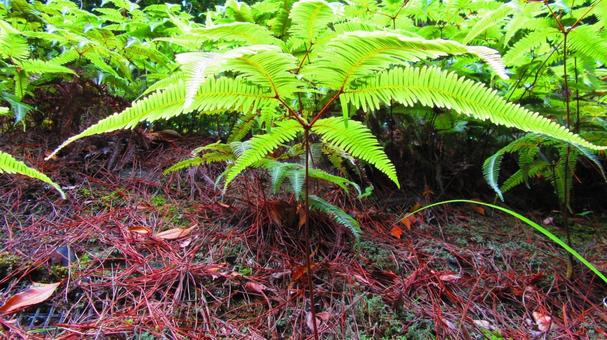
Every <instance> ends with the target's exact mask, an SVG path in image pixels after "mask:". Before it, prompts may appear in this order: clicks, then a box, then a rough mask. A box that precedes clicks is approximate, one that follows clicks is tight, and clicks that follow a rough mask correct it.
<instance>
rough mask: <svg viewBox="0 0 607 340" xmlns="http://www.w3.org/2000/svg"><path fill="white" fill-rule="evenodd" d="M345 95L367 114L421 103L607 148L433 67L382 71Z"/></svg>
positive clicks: (582, 144) (500, 123)
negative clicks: (396, 105) (396, 104)
mask: <svg viewBox="0 0 607 340" xmlns="http://www.w3.org/2000/svg"><path fill="white" fill-rule="evenodd" d="M342 96H345V98H347V100H348V102H349V103H352V104H353V105H354V106H355V107H357V108H362V109H363V110H365V111H367V110H370V109H377V108H379V106H380V104H387V105H390V102H391V101H392V100H394V101H397V102H400V103H402V104H404V105H406V106H413V105H414V104H416V103H420V104H421V105H424V106H430V107H433V106H436V107H443V108H447V109H452V110H455V111H456V112H459V113H462V114H465V115H469V116H471V117H474V118H478V119H482V120H489V121H491V122H493V123H495V124H499V125H504V126H506V127H515V128H517V129H520V130H523V131H527V132H535V133H539V134H543V135H546V136H550V137H552V138H555V139H559V140H561V141H564V142H567V143H573V144H578V145H580V146H582V147H586V148H588V149H592V150H605V149H607V147H605V146H597V145H594V144H592V143H590V142H588V141H586V140H585V139H583V138H582V137H580V136H579V135H577V134H574V133H572V132H571V131H569V130H567V129H566V128H565V127H563V126H560V125H558V124H557V123H555V122H553V121H551V120H549V119H548V118H545V117H542V116H540V115H539V114H538V113H536V112H531V111H529V110H527V109H525V108H523V107H522V106H520V105H517V104H514V103H509V102H507V101H505V100H504V99H503V98H502V97H500V96H499V95H497V93H496V91H494V90H491V89H488V88H486V87H485V86H484V85H483V84H481V83H477V82H474V81H472V80H469V79H464V78H460V77H458V76H457V74H455V73H451V72H447V71H443V70H440V69H438V68H434V67H422V68H396V69H393V70H390V71H387V72H383V73H380V74H379V75H376V76H375V77H372V78H369V79H367V80H366V81H365V83H364V84H362V85H360V86H359V87H357V88H353V89H346V90H345V91H344V94H342Z"/></svg>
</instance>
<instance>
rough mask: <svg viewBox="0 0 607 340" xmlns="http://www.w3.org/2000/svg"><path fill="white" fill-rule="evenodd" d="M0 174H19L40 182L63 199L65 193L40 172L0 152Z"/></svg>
mask: <svg viewBox="0 0 607 340" xmlns="http://www.w3.org/2000/svg"><path fill="white" fill-rule="evenodd" d="M0 173H7V174H20V175H24V176H27V177H30V178H34V179H37V180H40V181H42V182H44V183H46V184H48V185H50V186H52V187H53V188H54V189H55V190H57V191H58V192H59V194H60V195H61V198H63V199H65V193H64V192H63V190H61V187H60V186H59V185H57V184H56V183H55V182H53V181H52V180H51V179H50V178H49V177H48V176H46V175H45V174H43V173H41V172H40V171H38V170H36V169H33V168H30V167H28V166H27V165H25V163H23V162H21V161H19V160H16V159H15V158H14V157H13V156H11V155H9V154H8V153H6V152H2V151H0Z"/></svg>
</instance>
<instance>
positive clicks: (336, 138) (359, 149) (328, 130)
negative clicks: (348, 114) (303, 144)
mask: <svg viewBox="0 0 607 340" xmlns="http://www.w3.org/2000/svg"><path fill="white" fill-rule="evenodd" d="M312 131H313V132H314V133H317V134H319V135H320V136H321V138H322V140H323V142H325V143H328V144H332V145H335V146H337V147H338V148H340V149H343V150H344V151H346V152H348V153H349V154H351V155H352V156H353V157H356V158H359V159H362V160H364V161H366V162H368V163H369V164H371V165H373V166H375V167H376V168H377V169H378V170H379V171H381V172H383V173H384V174H385V175H386V176H388V178H390V179H391V180H392V181H393V182H394V183H395V184H396V186H397V187H399V188H400V184H399V182H398V177H397V176H396V170H395V168H394V164H392V162H391V161H390V159H389V158H388V156H387V155H386V153H385V152H384V150H383V149H382V147H381V146H380V144H379V142H378V141H377V139H376V138H375V136H373V133H371V131H370V130H369V129H368V128H367V127H366V126H365V125H363V124H362V123H361V122H358V121H353V120H351V121H350V122H349V125H348V127H346V126H345V125H344V120H343V118H341V117H331V118H325V119H319V120H318V121H317V122H316V124H315V125H314V126H313V127H312Z"/></svg>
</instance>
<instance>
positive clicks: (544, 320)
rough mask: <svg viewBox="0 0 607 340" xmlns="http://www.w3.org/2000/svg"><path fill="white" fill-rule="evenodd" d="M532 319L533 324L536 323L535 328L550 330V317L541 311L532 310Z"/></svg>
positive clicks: (544, 330)
mask: <svg viewBox="0 0 607 340" xmlns="http://www.w3.org/2000/svg"><path fill="white" fill-rule="evenodd" d="M533 319H534V320H535V324H536V325H537V329H539V330H540V331H542V332H547V331H549V330H550V326H551V325H552V318H551V317H550V316H548V315H546V314H544V313H542V312H537V311H535V312H533Z"/></svg>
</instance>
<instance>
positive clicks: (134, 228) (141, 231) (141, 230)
mask: <svg viewBox="0 0 607 340" xmlns="http://www.w3.org/2000/svg"><path fill="white" fill-rule="evenodd" d="M129 231H130V232H132V233H137V234H150V231H151V230H150V228H148V227H146V226H142V225H134V226H130V227H129Z"/></svg>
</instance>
